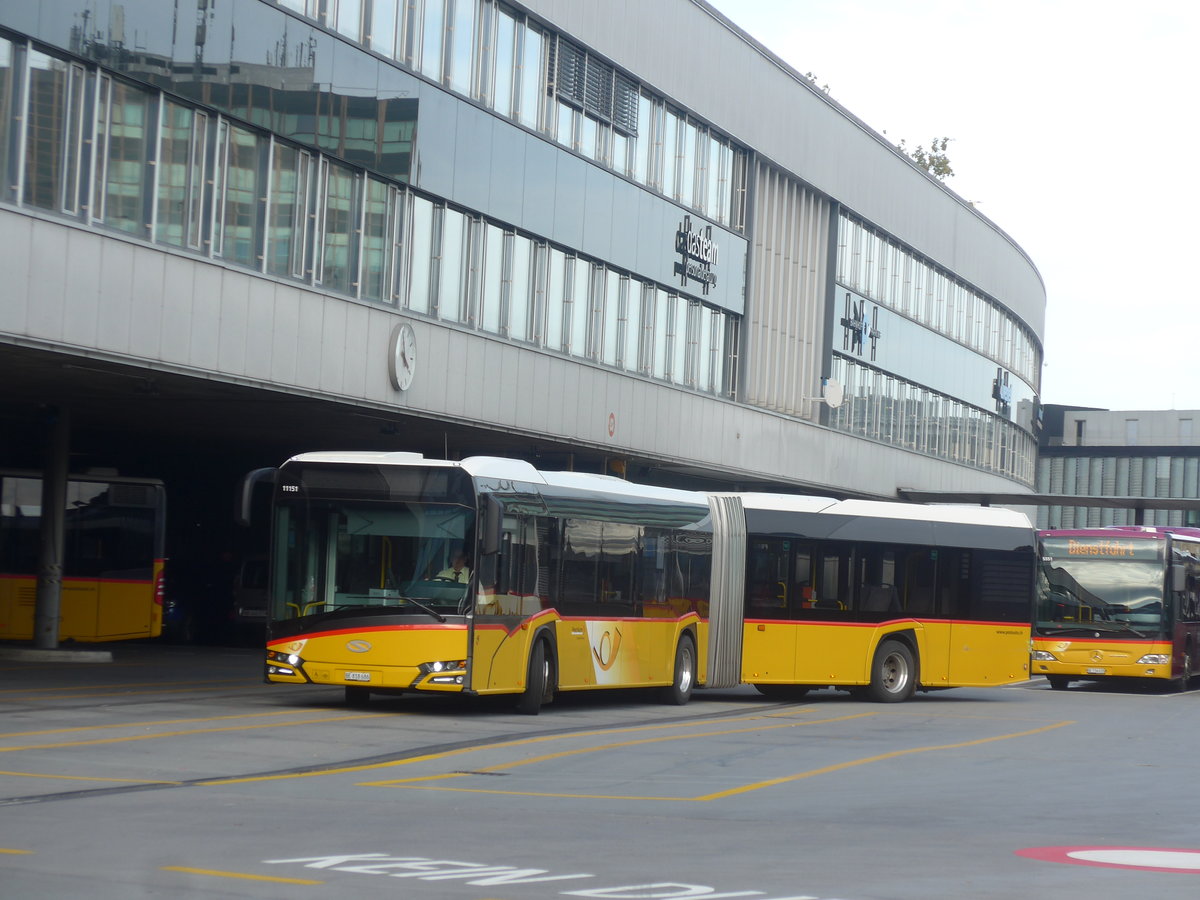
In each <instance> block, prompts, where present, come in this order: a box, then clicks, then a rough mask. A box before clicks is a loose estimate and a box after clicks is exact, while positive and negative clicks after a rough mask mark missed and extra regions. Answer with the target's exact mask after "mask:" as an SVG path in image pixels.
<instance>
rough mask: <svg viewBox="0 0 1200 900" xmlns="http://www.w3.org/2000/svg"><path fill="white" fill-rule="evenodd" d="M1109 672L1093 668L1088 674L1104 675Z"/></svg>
mask: <svg viewBox="0 0 1200 900" xmlns="http://www.w3.org/2000/svg"><path fill="white" fill-rule="evenodd" d="M1107 671H1108V670H1107V669H1099V668H1091V669H1088V670H1087V673H1088V674H1089V675H1103V674H1104V673H1105V672H1107Z"/></svg>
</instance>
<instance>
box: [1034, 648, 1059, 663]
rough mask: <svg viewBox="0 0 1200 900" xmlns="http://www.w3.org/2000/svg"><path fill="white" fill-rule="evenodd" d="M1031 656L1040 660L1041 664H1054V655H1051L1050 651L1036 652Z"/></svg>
mask: <svg viewBox="0 0 1200 900" xmlns="http://www.w3.org/2000/svg"><path fill="white" fill-rule="evenodd" d="M1030 656H1031V657H1032V658H1033V659H1036V660H1038V661H1039V662H1053V661H1054V654H1053V653H1051V652H1050V651H1049V650H1034V651H1033V653H1031V654H1030Z"/></svg>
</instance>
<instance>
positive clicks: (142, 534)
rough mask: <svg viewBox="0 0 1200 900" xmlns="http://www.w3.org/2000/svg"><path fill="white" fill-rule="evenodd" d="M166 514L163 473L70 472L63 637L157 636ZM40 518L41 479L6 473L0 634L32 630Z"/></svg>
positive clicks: (1, 484) (2, 480)
mask: <svg viewBox="0 0 1200 900" xmlns="http://www.w3.org/2000/svg"><path fill="white" fill-rule="evenodd" d="M165 518H166V493H165V490H164V488H163V484H162V482H161V481H158V480H156V479H148V478H124V477H119V476H115V475H113V476H107V475H71V476H70V477H69V479H68V482H67V509H66V514H65V541H64V548H63V549H64V553H63V574H62V600H61V606H60V616H61V618H60V621H59V632H58V639H59V640H61V641H68V640H71V641H114V640H125V639H128V638H152V637H158V636H159V634H160V633H161V631H162V621H163V617H162V594H163V584H162V579H163V541H164V527H165ZM41 520H42V480H41V477H40V476H39V475H38V474H36V473H31V472H16V471H12V472H0V639H4V640H29V639H31V638H32V637H33V623H34V612H35V607H36V600H37V572H38V548H39V546H40V529H41Z"/></svg>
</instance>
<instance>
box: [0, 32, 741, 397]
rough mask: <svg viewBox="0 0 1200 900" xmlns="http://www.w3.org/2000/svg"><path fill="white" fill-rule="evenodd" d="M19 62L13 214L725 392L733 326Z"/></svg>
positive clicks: (392, 192) (651, 289)
mask: <svg viewBox="0 0 1200 900" xmlns="http://www.w3.org/2000/svg"><path fill="white" fill-rule="evenodd" d="M18 51H25V48H22V47H18V46H17V45H14V44H12V43H10V42H8V41H5V40H2V39H0V147H3V148H5V152H6V153H7V154H8V155H7V156H6V157H5V158H3V159H0V164H3V166H4V171H5V173H6V174H7V175H8V176H10V177H6V178H5V179H4V188H3V189H2V190H3V196H4V197H5V198H6V199H11V200H16V201H18V202H20V203H22V204H24V205H28V206H31V207H37V208H40V209H45V210H49V211H52V212H56V213H62V214H67V215H71V216H75V217H79V218H81V219H83V220H84V221H87V222H90V223H92V224H97V225H104V226H106V227H110V228H115V229H118V230H120V231H123V232H126V233H129V234H132V235H136V236H138V237H141V238H144V239H147V240H152V241H155V242H157V243H162V244H169V245H172V246H175V247H180V248H183V249H187V250H192V251H196V252H198V253H202V254H204V255H206V256H207V255H210V256H213V257H217V258H221V259H223V260H226V261H228V262H231V263H235V264H237V265H241V266H245V267H248V268H252V269H255V270H258V271H261V272H264V273H266V274H269V275H274V276H278V277H283V278H293V279H297V280H299V281H303V282H305V283H310V284H314V285H318V286H320V287H321V288H322V289H324V290H328V291H333V292H337V293H340V294H344V295H348V296H351V297H358V298H361V299H364V300H372V301H376V302H381V303H386V304H389V305H397V306H401V307H405V308H407V309H409V310H411V311H412V312H414V313H420V314H422V315H429V316H435V317H437V318H439V319H442V320H444V321H452V322H457V323H461V324H464V325H467V326H469V327H471V328H479V329H482V330H484V331H488V332H490V333H493V334H496V335H499V336H502V337H505V338H508V339H510V340H513V341H519V342H523V343H530V344H533V345H536V346H540V347H545V348H547V349H549V350H554V351H558V352H562V353H567V354H571V355H574V356H577V357H581V358H584V359H590V360H593V361H596V362H599V363H602V364H605V365H609V366H614V367H617V368H621V369H624V370H626V371H629V372H635V373H640V374H642V375H646V376H649V377H652V378H657V379H661V380H664V381H669V382H673V383H676V384H681V385H686V386H689V387H692V388H695V389H697V390H701V391H707V392H713V393H717V394H731V393H732V391H733V375H734V372H735V371H736V350H735V348H736V346H737V326H738V322H737V318H736V317H735V316H733V315H731V314H728V313H725V312H723V311H721V310H718V309H714V308H711V307H708V306H705V305H703V304H701V303H700V302H698V301H695V300H690V299H688V298H686V297H682V296H678V295H676V294H674V293H671V292H668V291H667V290H665V289H663V288H661V287H658V286H657V285H655V284H651V283H646V282H642V281H639V280H637V279H634V278H632V277H631V276H629V275H628V274H626V273H623V272H619V271H617V270H615V269H611V268H608V267H606V266H604V265H602V264H600V263H597V262H593V261H591V260H588V259H585V258H583V257H580V256H577V255H574V254H570V253H568V252H567V251H565V250H562V249H560V248H558V247H555V246H552V245H550V244H548V243H546V242H544V241H540V240H538V239H536V238H534V237H529V236H526V235H523V234H518V233H516V232H515V231H513V230H511V229H505V228H502V227H501V226H499V225H497V224H494V223H492V222H489V221H487V220H485V219H483V218H481V217H478V216H474V215H470V214H467V213H464V212H461V211H458V210H455V209H453V208H451V207H448V206H446V205H444V204H441V203H435V202H434V201H432V200H429V199H426V198H424V197H421V196H419V195H417V194H415V193H414V192H412V191H409V190H406V189H405V188H403V187H402V186H400V185H398V184H395V183H392V182H389V181H385V180H383V179H380V178H377V177H374V176H372V175H369V174H368V173H367V172H365V171H363V170H361V169H358V168H355V167H351V166H348V165H345V164H343V163H341V162H338V161H336V160H334V159H332V158H330V157H327V156H324V155H322V154H318V153H314V152H312V151H310V150H306V149H303V148H301V147H299V146H296V145H293V144H291V143H288V142H286V141H282V140H280V139H279V138H277V137H275V136H273V135H271V134H268V133H265V132H262V131H259V130H257V129H253V128H249V127H246V126H244V125H241V124H238V123H235V122H233V121H230V120H228V119H226V118H225V117H223V116H221V115H218V114H216V113H214V112H211V111H207V110H204V109H200V108H197V107H193V106H191V105H188V104H183V103H180V102H178V101H176V100H173V99H170V98H169V97H168V96H166V95H164V94H161V93H159V92H158V91H155V90H151V89H148V88H144V87H138V86H135V85H133V84H132V83H128V82H125V81H122V80H121V79H119V78H114V77H112V76H111V75H109V74H107V73H105V72H103V71H100V70H97V69H93V68H91V67H85V66H83V65H82V64H79V63H76V62H73V61H70V60H67V59H61V58H58V57H55V56H52V55H49V54H46V53H43V52H40V51H38V50H35V49H32V48H29V49H28V50H27V52H18ZM17 74H22V78H21V79H20V83H21V84H24V85H26V86H27V89H26V90H24V91H21V90H18V89H17V85H18V80H17V79H15V78H14V76H15V75H17ZM21 97H24V102H20V103H17V104H16V105H14V98H21ZM23 113H24V114H23ZM10 148H15V152H11V153H10V152H9V150H10ZM9 163H11V164H12V165H9Z"/></svg>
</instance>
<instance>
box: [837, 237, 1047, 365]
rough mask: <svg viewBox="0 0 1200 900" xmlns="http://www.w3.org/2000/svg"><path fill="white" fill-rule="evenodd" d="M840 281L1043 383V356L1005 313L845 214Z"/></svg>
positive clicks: (839, 255)
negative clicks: (1041, 380) (1041, 375)
mask: <svg viewBox="0 0 1200 900" xmlns="http://www.w3.org/2000/svg"><path fill="white" fill-rule="evenodd" d="M836 277H837V280H838V282H839V283H840V284H842V285H844V286H846V287H848V288H850V289H851V290H854V291H857V292H859V293H860V294H862V295H863V296H865V297H869V298H870V299H872V300H874V301H876V302H877V303H879V304H881V305H883V306H886V307H889V308H891V309H894V310H895V311H896V312H899V313H901V314H903V315H905V316H908V317H909V318H911V319H914V320H916V321H917V322H920V323H921V324H923V325H927V326H928V327H930V328H932V329H934V330H935V331H937V332H939V333H941V334H944V335H946V336H948V337H951V338H953V339H954V340H956V341H958V342H959V343H961V344H964V345H966V346H968V347H970V348H972V349H973V350H977V351H979V352H980V353H983V354H985V355H986V356H989V357H991V358H992V359H993V360H995V361H996V362H997V363H999V364H1000V365H1001V366H1003V367H1004V368H1006V369H1008V370H1009V371H1011V372H1013V373H1015V374H1016V375H1019V376H1020V377H1021V378H1023V379H1024V380H1025V381H1026V382H1028V383H1029V384H1031V385H1034V386H1036V385H1037V384H1038V383H1039V382H1040V374H1041V367H1042V357H1041V350H1040V349H1039V347H1038V344H1037V342H1036V340H1035V339H1034V337H1033V334H1032V333H1031V332H1030V331H1029V330H1028V329H1027V328H1025V327H1024V326H1023V325H1022V324H1021V323H1020V322H1019V321H1017V319H1015V318H1014V317H1013V316H1012V315H1011V314H1010V313H1009V312H1007V311H1006V310H1005V309H1003V308H1002V307H1000V306H999V305H997V304H996V303H993V302H992V301H990V300H988V299H987V298H985V297H983V296H981V295H979V294H977V293H975V292H974V291H972V290H971V289H970V288H968V287H966V286H965V285H963V284H960V283H959V282H957V281H955V280H954V279H953V278H951V277H950V276H948V275H947V274H946V273H945V272H942V271H941V270H939V269H936V268H934V267H933V266H931V265H929V264H928V263H927V262H925V261H924V260H922V259H920V258H919V257H917V256H915V255H914V254H912V253H911V252H909V251H908V250H906V249H905V248H903V247H900V246H898V245H897V244H895V243H893V242H891V241H889V240H888V239H887V238H885V237H883V236H882V235H879V234H876V233H875V232H873V231H871V230H870V229H869V228H868V227H867V226H865V225H864V224H863V223H861V222H859V221H857V220H856V219H853V218H850V217H849V216H847V215H845V214H843V215H842V217H841V220H840V221H839V223H838V248H837V276H836Z"/></svg>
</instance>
